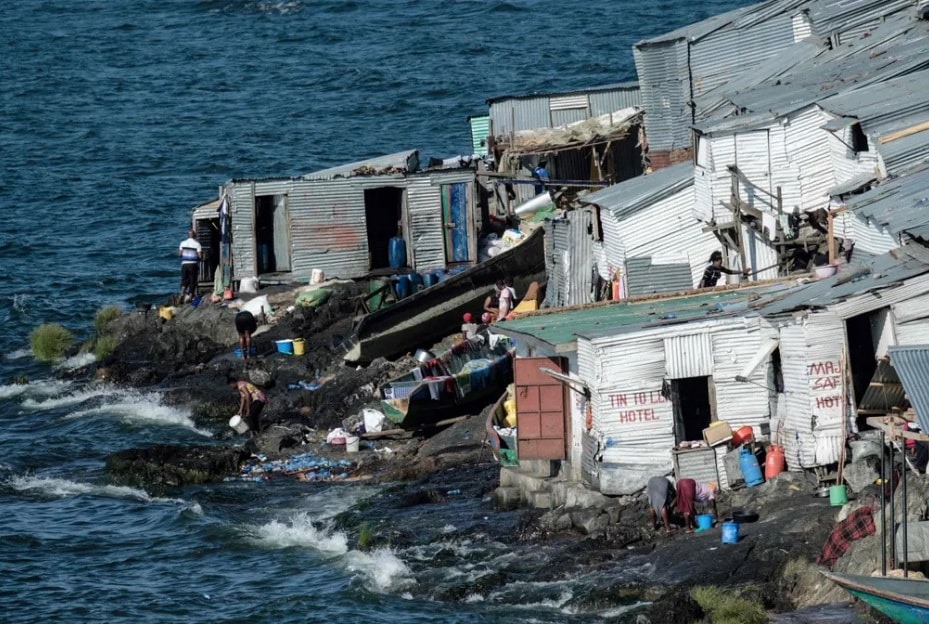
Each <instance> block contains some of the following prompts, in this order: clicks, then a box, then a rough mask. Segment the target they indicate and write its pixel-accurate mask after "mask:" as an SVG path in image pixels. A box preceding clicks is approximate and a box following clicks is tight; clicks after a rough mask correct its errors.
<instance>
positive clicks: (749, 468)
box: [739, 448, 764, 487]
mask: <svg viewBox="0 0 929 624" xmlns="http://www.w3.org/2000/svg"><path fill="white" fill-rule="evenodd" d="M739 468H740V469H741V470H742V478H743V479H745V485H747V486H748V487H754V486H756V485H758V484H759V483H764V477H763V476H761V467H760V466H759V465H758V458H757V457H755V456H754V455H753V454H752V452H751V451H750V450H749V449H747V448H743V449H742V451H741V452H740V453H739Z"/></svg>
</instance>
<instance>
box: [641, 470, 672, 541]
mask: <svg viewBox="0 0 929 624" xmlns="http://www.w3.org/2000/svg"><path fill="white" fill-rule="evenodd" d="M645 492H646V494H648V511H649V514H650V515H651V518H652V528H654V529H657V528H658V518H659V517H660V518H661V523H662V524H663V525H664V532H665V535H671V521H670V519H669V518H668V508H669V507H670V506H671V503H672V502H673V501H674V496H675V490H674V485H673V484H672V483H671V482H670V481H668V479H667V477H652V478H651V479H649V480H648V485H647V486H646V488H645Z"/></svg>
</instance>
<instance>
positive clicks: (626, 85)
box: [487, 81, 639, 104]
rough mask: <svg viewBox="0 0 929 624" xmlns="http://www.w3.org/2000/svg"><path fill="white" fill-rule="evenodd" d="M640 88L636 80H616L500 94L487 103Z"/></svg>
mask: <svg viewBox="0 0 929 624" xmlns="http://www.w3.org/2000/svg"><path fill="white" fill-rule="evenodd" d="M638 88H639V83H638V82H636V81H629V82H614V83H612V84H608V85H601V86H599V87H590V88H589V89H572V90H571V91H552V92H544V93H524V94H522V95H498V96H496V97H492V98H490V99H488V100H487V104H494V103H495V102H504V101H506V100H526V99H530V98H537V97H562V96H566V95H581V94H584V93H602V92H604V91H634V90H637V89H638Z"/></svg>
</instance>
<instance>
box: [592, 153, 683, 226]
mask: <svg viewBox="0 0 929 624" xmlns="http://www.w3.org/2000/svg"><path fill="white" fill-rule="evenodd" d="M693 183H694V166H693V164H692V163H689V162H685V163H680V164H678V165H673V166H671V167H666V168H664V169H659V170H657V171H655V172H653V173H649V174H647V175H641V176H637V177H635V178H630V179H628V180H625V181H623V182H620V183H619V184H614V185H613V186H610V187H607V188H605V189H603V190H602V191H597V192H596V193H591V194H590V195H587V196H585V197H583V198H581V200H580V202H581V203H582V204H586V205H597V206H600V208H602V209H604V210H608V211H610V212H611V213H612V214H613V215H614V216H615V217H616V218H617V219H622V218H623V217H626V216H628V215H630V214H634V213H636V212H638V211H639V210H642V209H643V208H647V207H648V206H651V205H652V204H654V203H655V202H658V201H661V200H662V199H664V198H666V197H669V196H670V195H673V194H674V193H677V192H679V191H681V190H683V189H686V188H688V187H690V186H693Z"/></svg>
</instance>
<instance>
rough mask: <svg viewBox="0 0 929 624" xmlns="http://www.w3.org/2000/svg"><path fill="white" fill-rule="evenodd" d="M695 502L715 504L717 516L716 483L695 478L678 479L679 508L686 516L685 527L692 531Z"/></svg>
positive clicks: (715, 514) (703, 504)
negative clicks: (703, 481) (695, 479)
mask: <svg viewBox="0 0 929 624" xmlns="http://www.w3.org/2000/svg"><path fill="white" fill-rule="evenodd" d="M695 503H696V504H698V505H701V506H706V505H708V504H710V503H712V504H713V515H714V516H716V517H717V518H718V517H719V514H718V513H717V510H716V484H715V483H700V482H699V481H694V480H693V479H678V482H677V510H678V511H679V512H680V513H681V515H683V516H684V528H685V529H687V532H688V533H692V532H693V530H694V528H696V527H695V526H694V515H695Z"/></svg>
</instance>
